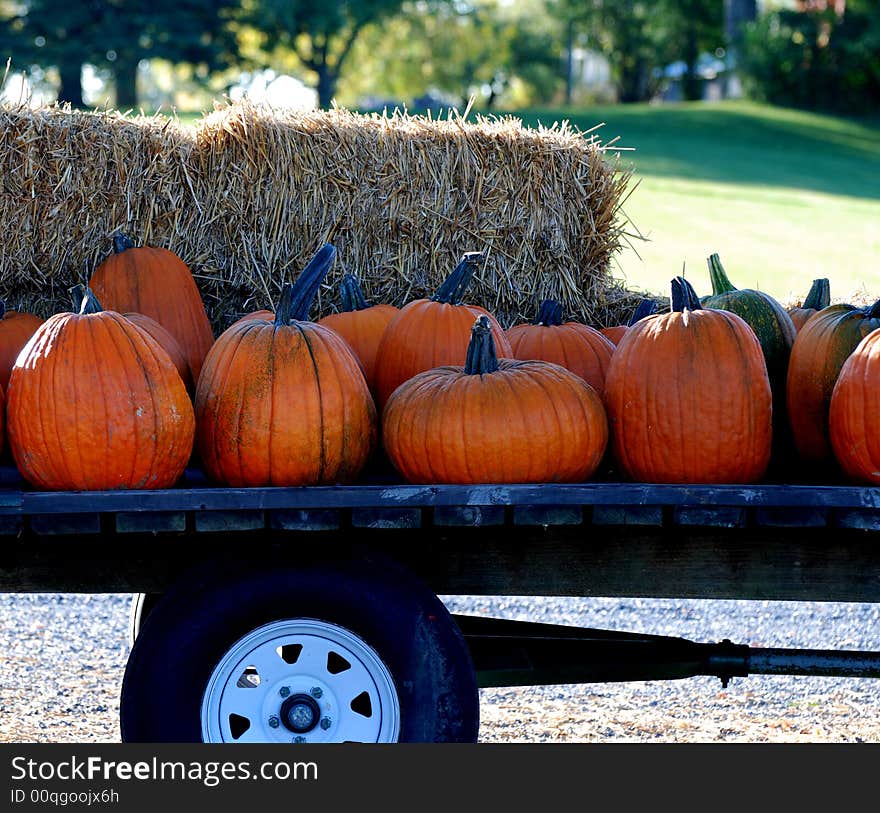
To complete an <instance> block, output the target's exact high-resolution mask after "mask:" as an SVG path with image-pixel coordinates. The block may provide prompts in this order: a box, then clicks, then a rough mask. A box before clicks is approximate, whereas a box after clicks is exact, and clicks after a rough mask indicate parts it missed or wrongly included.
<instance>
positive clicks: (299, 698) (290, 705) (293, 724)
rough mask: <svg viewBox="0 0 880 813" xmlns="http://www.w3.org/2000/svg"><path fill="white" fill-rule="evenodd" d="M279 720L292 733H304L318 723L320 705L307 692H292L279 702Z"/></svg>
mask: <svg viewBox="0 0 880 813" xmlns="http://www.w3.org/2000/svg"><path fill="white" fill-rule="evenodd" d="M278 716H279V717H280V718H281V722H282V723H283V724H284V726H285V727H286V728H287V729H288V731H292V732H293V733H294V734H305V733H306V732H307V731H311V730H312V729H313V728H315V727H316V726H317V725H318V721H319V720H320V719H321V707H320V706H319V705H318V703H317V701H316V700H315V699H314V698H313V697H310V696H309V695H307V694H292V695H291V696H290V697H288V698H287V700H285V701H284V702H283V703H282V704H281V711H280V713H279V715H278Z"/></svg>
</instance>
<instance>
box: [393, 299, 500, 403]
mask: <svg viewBox="0 0 880 813" xmlns="http://www.w3.org/2000/svg"><path fill="white" fill-rule="evenodd" d="M481 314H483V315H486V316H488V317H489V321H490V323H491V325H492V336H493V338H494V339H495V349H496V351H497V353H498V356H499V357H503V358H512V357H513V350H512V349H511V347H510V342H508V340H507V336H505V334H504V328H502V327H501V325H500V324H499V323H498V321H497V320H496V319H495V317H494V316H492V315H491V314H489V312H488V311H486V310H485V309H484V308H481V307H479V306H477V305H451V304H449V303H447V302H435V301H433V300H431V299H415V300H413V301H412V302H408V303H407V304H406V305H404V306H403V307H402V308H401V309H400V312H399V313H398V314H396V315H395V316H394V318H393V319H392V320H391V321H390V322H389V323H388V327H387V328H386V329H385V333H384V334H383V335H382V340H381V341H380V342H379V349H378V350H377V352H376V401H377V406H378V407H379V409H380V410H382V409H384V408H385V404H386V402H387V401H388V398H389V397H390V396H391V393H392V392H394V390H395V389H396V388H397V387H398V386H400V385H401V384H402V383H403V382H404V381H406V380H408V379H410V378H412V377H413V376H414V375H417V374H418V373H421V372H423V371H424V370H430V369H432V368H433V367H442V366H445V365H463V364H464V361H465V356H466V355H467V347H468V342H469V341H470V336H471V328H472V327H473V324H474V319H476V318H477V317H478V316H480V315H481Z"/></svg>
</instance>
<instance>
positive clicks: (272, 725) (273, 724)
mask: <svg viewBox="0 0 880 813" xmlns="http://www.w3.org/2000/svg"><path fill="white" fill-rule="evenodd" d="M279 725H281V721H280V720H279V719H278V718H277V717H276V716H275V715H274V714H273V715H272V716H271V717H270V718H269V728H278V726H279Z"/></svg>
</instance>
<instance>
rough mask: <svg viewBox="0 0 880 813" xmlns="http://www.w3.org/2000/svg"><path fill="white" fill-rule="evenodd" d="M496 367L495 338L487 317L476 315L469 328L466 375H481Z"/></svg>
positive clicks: (490, 371)
mask: <svg viewBox="0 0 880 813" xmlns="http://www.w3.org/2000/svg"><path fill="white" fill-rule="evenodd" d="M497 369H498V354H497V353H496V352H495V339H494V338H493V337H492V326H491V325H490V324H489V317H487V316H478V317H477V321H476V322H474V326H473V327H472V328H471V339H470V341H469V342H468V349H467V358H466V359H465V362H464V371H465V373H467V375H482V374H483V373H494V372H495V371H496V370H497Z"/></svg>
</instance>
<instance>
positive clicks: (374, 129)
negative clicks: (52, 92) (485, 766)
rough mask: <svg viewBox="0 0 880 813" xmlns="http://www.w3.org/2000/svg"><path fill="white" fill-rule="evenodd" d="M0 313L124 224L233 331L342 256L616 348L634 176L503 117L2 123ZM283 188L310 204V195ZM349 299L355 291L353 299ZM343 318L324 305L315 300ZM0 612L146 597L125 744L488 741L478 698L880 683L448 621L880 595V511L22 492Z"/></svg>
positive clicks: (854, 497) (723, 489)
mask: <svg viewBox="0 0 880 813" xmlns="http://www.w3.org/2000/svg"><path fill="white" fill-rule="evenodd" d="M2 123H3V127H2V128H0V177H2V184H3V192H4V194H3V195H0V222H5V223H15V224H16V228H10V229H7V230H6V231H5V233H4V236H3V240H4V243H3V245H2V246H0V247H2V249H3V250H2V251H0V293H2V294H3V295H4V296H5V297H6V298H7V299H8V300H9V299H11V300H12V301H13V302H14V303H15V304H16V305H17V306H19V307H20V308H22V309H28V310H32V309H33V310H39V311H41V312H42V313H43V314H44V315H46V314H48V313H52V312H55V311H57V310H59V309H64V310H66V309H67V307H68V303H69V294H68V290H69V288H70V286H71V285H73V284H75V283H81V282H82V281H83V280H82V279H81V273H82V269H83V268H85V269H87V270H88V269H89V268H94V266H95V265H96V264H97V262H98V261H99V260H100V258H101V256H103V254H104V253H105V252H106V250H107V236H108V235H110V234H112V233H113V232H114V230H115V229H117V228H118V227H120V226H123V225H124V226H125V228H126V230H127V231H129V232H131V233H133V234H136V235H138V237H139V239H140V241H141V242H144V243H152V244H161V245H163V246H166V247H169V248H171V249H173V250H175V251H176V252H177V253H178V254H180V255H181V256H184V257H186V258H187V260H188V261H189V262H190V263H191V265H192V267H193V268H194V269H197V272H196V271H194V273H195V275H196V278H197V279H198V282H199V286H200V288H201V291H202V294H203V296H204V299H205V303H206V305H207V306H208V309H209V310H210V312H211V313H212V315H213V317H214V322H215V325H214V326H215V328H216V329H218V330H219V329H221V328H222V327H223V326H224V324H228V323H229V321H230V320H231V319H234V318H236V317H237V316H239V315H241V313H242V312H246V311H249V310H253V309H254V308H257V307H260V306H261V305H265V304H266V303H267V302H273V301H275V296H274V293H275V291H276V290H277V289H278V287H279V285H280V284H281V282H282V281H283V280H284V279H285V278H286V277H287V276H288V275H289V274H290V271H291V269H298V268H300V267H302V265H303V264H304V262H305V259H306V258H308V257H309V256H311V254H312V253H313V251H314V248H315V246H316V245H320V244H321V243H322V242H324V241H327V240H332V241H333V243H334V244H335V245H336V246H338V248H339V256H340V258H342V262H341V263H339V264H338V267H337V271H336V273H338V274H342V273H343V272H345V271H346V270H348V269H352V268H353V269H357V270H358V271H359V272H360V275H361V277H362V279H363V281H364V284H365V289H366V292H367V294H368V295H369V296H370V297H371V298H374V299H375V300H377V301H383V302H394V303H397V304H399V303H401V302H403V301H405V300H408V299H411V298H414V297H416V296H419V295H421V294H423V293H424V292H425V291H426V290H430V289H432V288H433V287H434V285H435V283H436V282H437V281H438V279H442V277H443V276H445V274H446V271H447V270H448V261H449V258H450V257H452V258H456V259H457V258H458V257H459V256H461V255H462V254H463V253H464V252H467V251H469V250H472V249H475V248H479V249H480V250H485V252H486V256H487V257H489V258H490V259H491V262H490V263H488V264H487V265H486V267H485V268H484V269H483V271H482V273H481V275H480V276H479V278H478V279H476V280H475V283H474V286H473V297H474V301H475V302H479V303H481V304H483V305H486V306H488V307H489V308H490V309H491V310H492V311H493V312H494V313H495V314H496V315H497V316H499V318H500V319H501V320H502V322H503V323H505V325H510V324H512V323H514V322H515V321H518V320H521V319H523V318H528V317H529V316H530V314H531V311H532V308H533V306H534V304H535V303H536V302H538V301H540V300H541V299H543V298H545V297H552V298H554V299H556V300H558V301H559V302H561V303H562V304H563V306H564V307H565V309H566V311H568V312H571V313H576V314H578V315H579V316H580V318H581V319H582V320H584V321H592V322H593V323H599V322H600V321H601V322H603V323H604V324H618V323H620V322H621V321H623V319H624V316H625V315H628V314H629V313H630V312H631V309H632V307H633V305H634V304H635V302H636V301H638V299H639V298H640V295H639V294H637V293H633V292H629V291H627V290H626V289H624V288H622V287H621V286H619V285H617V284H615V282H614V281H613V280H612V279H611V277H610V275H609V274H608V266H609V260H610V257H611V256H612V255H613V253H614V252H615V251H616V250H617V248H618V247H619V246H620V244H621V242H622V241H623V240H625V239H628V237H627V234H626V228H627V224H626V221H625V219H622V218H620V217H618V215H619V210H620V205H621V202H622V201H623V200H624V198H625V190H626V187H627V182H628V180H629V178H628V174H627V172H624V171H621V170H620V169H619V168H615V167H612V166H610V164H609V162H608V161H606V158H607V155H608V153H607V151H606V149H605V147H604V146H603V145H601V144H600V143H599V142H598V141H597V140H596V139H595V138H594V136H590V137H589V138H584V137H583V134H579V133H575V132H572V131H571V130H570V129H568V128H566V127H554V128H547V129H541V130H528V129H526V128H523V127H521V126H520V125H519V124H517V123H514V122H510V121H493V122H484V123H481V124H478V125H477V126H472V125H471V124H470V123H467V124H466V123H465V122H464V121H463V120H461V119H455V118H452V117H451V118H450V119H449V120H444V121H433V122H432V121H425V120H423V119H416V118H411V117H408V116H398V115H396V114H395V116H393V117H369V118H360V117H357V116H354V115H352V114H347V113H346V112H345V111H332V112H328V113H320V112H318V113H309V114H305V115H296V116H290V117H287V118H278V117H276V116H275V115H274V114H271V113H265V112H264V111H257V110H254V109H251V108H250V107H249V106H248V105H247V104H240V105H233V106H231V107H230V109H229V110H227V111H219V112H218V113H217V114H216V115H215V116H212V117H209V118H208V119H206V121H205V122H203V123H202V124H201V125H200V126H199V127H197V128H196V129H195V130H191V129H190V130H185V129H184V128H179V127H176V126H172V125H171V124H170V123H169V122H168V121H157V120H145V121H141V120H138V121H134V122H133V121H131V120H129V119H126V118H125V117H121V116H116V115H110V114H101V115H98V114H96V115H91V114H82V113H74V112H71V111H70V110H61V109H56V108H53V109H49V110H42V111H37V112H33V111H28V110H23V109H13V110H3V111H2ZM291 190H293V192H294V193H295V194H292V193H291ZM330 282H331V283H333V280H332V279H330ZM320 307H321V309H322V310H323V311H324V312H326V309H327V308H328V307H329V303H328V301H327V299H326V298H325V300H324V301H323V302H322V303H321V305H320ZM0 534H2V535H4V537H5V539H4V541H3V544H2V545H0V590H3V591H6V592H27V591H30V592H36V591H61V592H123V593H132V594H134V596H135V599H134V601H133V605H132V614H131V641H132V647H131V652H130V656H129V660H128V665H127V668H126V671H125V676H124V680H123V684H122V687H121V730H122V736H123V739H125V740H127V741H152V742H161V741H179V740H183V741H209V742H213V741H230V742H245V741H268V742H290V741H293V742H339V741H371V742H392V741H473V740H475V739H476V738H477V734H478V723H479V693H478V689H479V688H480V687H488V686H516V685H537V684H549V683H577V682H602V681H625V680H653V679H676V678H687V677H690V676H695V675H714V676H717V677H718V678H719V679H720V680H721V681H722V682H724V683H726V682H727V681H729V680H730V679H731V678H732V677H739V676H746V675H749V674H801V675H839V676H854V677H878V676H880V653H877V652H851V651H837V650H831V651H812V650H780V649H756V648H751V647H749V646H745V645H739V644H736V643H733V642H732V641H729V640H725V641H721V642H715V643H700V642H693V641H688V640H684V639H681V638H669V637H662V636H649V635H642V634H635V633H628V632H622V631H609V630H597V629H580V628H573V627H569V626H563V625H554V624H539V623H527V622H516V621H509V620H503V619H499V618H484V617H471V616H460V615H452V614H450V613H449V612H448V611H447V609H446V607H445V605H444V604H443V602H442V601H441V600H440V598H439V597H440V596H443V595H456V594H457V595H474V594H476V595H554V596H610V597H613V596H620V597H672V598H676V597H678V598H718V599H720V598H727V599H730V598H737V599H753V600H767V599H781V600H787V601H792V602H797V601H859V602H862V601H867V602H876V601H880V544H878V543H880V489H877V488H865V487H855V486H849V485H843V484H835V485H816V484H804V485H794V484H784V483H767V484H761V485H750V486H734V485H730V486H708V485H700V486H696V485H648V484H644V483H632V482H618V481H616V480H613V479H607V478H606V479H601V478H600V479H597V480H595V481H591V482H585V483H579V484H569V485H560V484H550V483H543V484H533V485H524V484H523V485H476V486H459V485H448V486H418V485H408V484H405V483H402V482H400V481H399V480H398V479H396V478H395V477H394V476H393V473H391V472H388V471H382V470H379V469H378V468H374V470H373V471H372V472H371V473H370V475H369V476H365V477H363V478H362V479H361V480H359V481H358V482H357V483H356V484H353V485H345V486H342V485H339V486H321V487H301V488H283V487H276V488H261V487H257V488H244V489H236V488H227V487H223V486H218V485H214V484H212V483H210V482H209V481H208V480H207V479H206V477H205V476H204V473H203V472H202V471H201V470H200V469H199V468H197V467H194V466H191V467H190V468H189V469H187V471H186V473H185V475H184V477H183V478H182V480H181V481H180V482H179V483H178V484H177V485H176V486H175V487H174V488H169V489H159V490H126V491H122V490H120V491H106V492H105V491H91V492H84V491H79V492H68V491H63V492H62V491H41V490H37V489H34V488H30V487H28V486H26V485H25V483H24V482H23V481H22V480H21V479H20V478H19V475H18V472H17V471H16V470H15V469H13V468H12V467H11V466H7V467H6V468H3V469H2V470H0Z"/></svg>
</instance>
